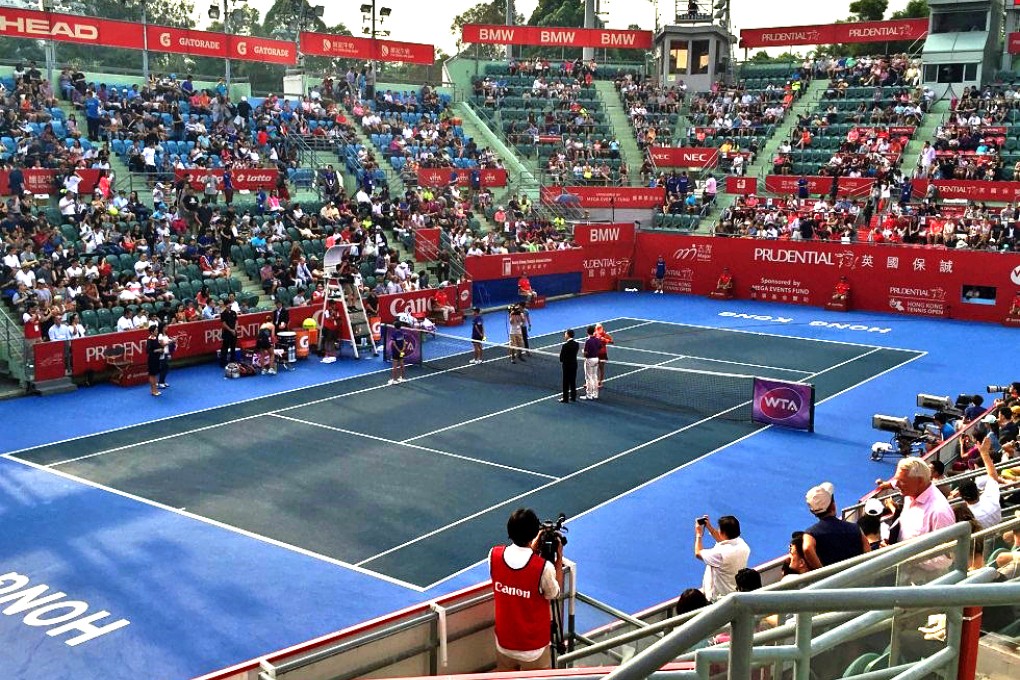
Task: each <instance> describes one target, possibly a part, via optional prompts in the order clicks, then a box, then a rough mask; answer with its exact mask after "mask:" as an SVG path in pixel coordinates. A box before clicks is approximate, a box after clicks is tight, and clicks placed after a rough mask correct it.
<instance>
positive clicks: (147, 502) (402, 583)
mask: <svg viewBox="0 0 1020 680" xmlns="http://www.w3.org/2000/svg"><path fill="white" fill-rule="evenodd" d="M13 460H14V461H15V462H17V463H20V464H22V465H27V466H28V467H31V468H35V469H36V470H41V471H43V472H48V473H50V474H54V475H58V476H60V477H63V478H64V479H68V480H71V481H74V482H79V483H81V484H84V485H86V486H90V487H92V488H94V489H99V490H100V491H107V492H109V493H112V494H114V495H117V496H120V497H121V498H128V499H130V500H133V501H137V502H139V503H143V504H145V505H148V506H151V507H154V508H158V509H160V510H166V511H167V512H172V513H174V514H175V515H180V516H181V517H187V518H188V519H193V520H197V521H199V522H202V523H204V524H208V525H210V526H214V527H216V528H218V529H226V530H227V531H230V532H233V533H235V534H238V535H240V536H245V537H247V538H253V539H255V540H257V541H261V542H263V543H267V544H269V545H272V546H275V547H277V548H284V549H286V550H289V551H291V552H295V553H298V554H299V555H304V556H305V557H311V558H313V559H316V560H319V561H321V562H328V563H329V564H332V565H335V566H338V567H344V568H347V569H353V570H354V571H356V572H359V573H362V574H365V575H367V576H374V577H376V578H379V579H381V580H383V581H386V582H387V583H392V584H393V585H397V586H400V587H402V588H407V589H408V590H413V591H415V592H418V593H421V592H424V590H425V589H424V588H422V587H421V586H416V585H414V584H413V583H408V582H406V581H402V580H400V579H398V578H394V577H392V576H388V575H386V574H382V573H380V572H376V571H372V570H371V569H365V568H364V567H360V566H358V565H357V564H351V563H350V562H344V561H343V560H338V559H336V558H335V557H329V556H328V555H323V554H321V553H317V552H314V551H312V550H308V549H307V548H302V547H301V546H297V545H292V544H290V543H285V542H283V541H280V540H278V539H275V538H270V537H269V536H263V535H262V534H257V533H255V532H253V531H248V530H246V529H241V528H239V527H236V526H234V525H232V524H226V523H224V522H220V521H219V520H215V519H210V518H209V517H205V516H203V515H197V514H195V513H193V512H188V511H187V510H181V509H180V508H175V507H172V506H170V505H166V504H165V503H160V502H159V501H154V500H152V499H151V498H145V497H144V496H136V495H135V494H133V493H129V492H127V491H121V490H120V489H115V488H113V487H111V486H106V485H105V484H100V483H99V482H94V481H92V480H91V479H86V478H84V477H78V476H77V475H72V474H69V473H67V472H64V471H62V470H54V469H53V468H49V467H45V466H42V465H39V464H37V463H32V462H30V461H27V460H21V459H19V458H14V459H13Z"/></svg>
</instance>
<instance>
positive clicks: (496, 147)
mask: <svg viewBox="0 0 1020 680" xmlns="http://www.w3.org/2000/svg"><path fill="white" fill-rule="evenodd" d="M454 111H456V113H457V116H458V117H459V118H460V119H461V126H462V127H463V128H464V133H465V134H468V133H469V131H470V133H471V134H470V136H471V137H472V138H473V139H474V140H475V142H476V143H477V144H478V145H479V146H487V147H489V148H490V149H492V150H493V152H494V153H495V154H496V155H497V156H499V157H500V158H502V159H503V165H504V166H505V167H506V171H507V176H508V178H509V185H510V186H509V187H508V189H507V191H505V192H503V193H508V191H509V190H511V188H513V189H516V191H517V192H519V193H526V194H527V195H528V198H529V199H531V201H532V202H537V201H538V200H539V190H538V187H539V184H540V182H539V179H538V177H539V171H538V160H537V159H527V158H522V157H521V156H520V155H519V154H518V153H517V152H516V151H514V149H513V148H511V147H510V146H508V145H507V144H506V142H505V138H504V137H503V135H502V133H501V132H500V131H497V130H493V129H491V128H490V127H489V126H488V125H486V124H485V122H484V121H483V120H482V119H481V118H480V117H479V115H478V114H477V113H476V112H475V110H474V109H473V108H472V107H471V105H470V104H468V103H467V102H457V104H455V105H454ZM493 198H494V199H499V198H500V192H494V195H493ZM497 202H498V201H497Z"/></svg>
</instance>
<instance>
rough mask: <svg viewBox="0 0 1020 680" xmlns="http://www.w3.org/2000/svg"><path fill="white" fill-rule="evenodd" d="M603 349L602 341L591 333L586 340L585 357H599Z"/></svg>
mask: <svg viewBox="0 0 1020 680" xmlns="http://www.w3.org/2000/svg"><path fill="white" fill-rule="evenodd" d="M601 349H602V341H601V340H599V339H598V338H596V337H595V336H594V335H589V336H588V339H587V340H585V341H584V357H585V359H597V358H598V356H599V350H601Z"/></svg>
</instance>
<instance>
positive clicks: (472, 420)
mask: <svg viewBox="0 0 1020 680" xmlns="http://www.w3.org/2000/svg"><path fill="white" fill-rule="evenodd" d="M670 356H671V357H672V358H670V359H666V360H665V361H660V362H659V363H657V364H648V365H647V366H642V367H641V368H637V369H634V370H633V371H627V372H626V373H621V374H619V375H614V376H611V377H609V378H606V380H605V382H609V381H611V380H616V379H618V378H626V377H627V376H629V375H634V374H635V373H641V372H643V371H647V370H648V369H650V368H656V367H660V366H665V365H666V364H668V363H670V362H672V361H677V360H679V359H683V358H684V357H681V356H674V355H670ZM488 361H506V357H500V358H499V359H488V360H487V362H488ZM467 368H468V369H470V368H471V367H470V366H468V367H467ZM539 389H541V388H539ZM582 389H583V388H582ZM558 396H560V392H554V393H553V394H550V395H548V396H545V397H540V398H538V399H532V400H531V401H526V402H524V403H523V404H517V405H516V406H511V407H509V408H505V409H501V410H499V411H493V412H492V413H485V414H483V415H480V416H478V417H476V418H470V419H469V420H464V421H461V422H459V423H454V424H453V425H447V426H446V427H441V428H439V429H438V430H432V431H431V432H426V433H425V434H419V435H415V436H414V437H408V438H407V439H404V440H402V441H400V442H398V443H400V444H407V443H408V442H413V441H417V440H419V439H424V438H425V437H431V436H432V435H434V434H440V433H441V432H446V431H447V430H455V429H457V428H458V427H463V426H465V425H471V424H472V423H477V422H480V421H482V420H487V419H488V418H494V417H496V416H501V415H503V414H504V413H510V412H511V411H517V410H519V409H522V408H526V407H528V406H532V405H534V404H538V403H540V402H543V401H546V400H548V399H555V398H556V397H558Z"/></svg>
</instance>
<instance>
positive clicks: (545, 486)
mask: <svg viewBox="0 0 1020 680" xmlns="http://www.w3.org/2000/svg"><path fill="white" fill-rule="evenodd" d="M883 349H885V348H884V347H875V348H874V349H872V350H871V351H868V352H865V353H864V354H859V355H857V356H855V357H853V358H852V359H847V360H846V361H843V362H841V363H838V364H836V365H835V366H830V367H828V368H826V369H825V370H822V371H818V372H817V373H812V374H810V375H809V376H808V377H807V378H805V381H807V380H811V379H812V378H816V377H818V376H820V375H823V374H825V373H828V372H829V371H832V370H835V369H837V368H840V367H842V366H845V365H846V364H848V363H851V362H853V361H857V360H858V359H863V358H864V357H866V356H869V355H871V354H874V353H875V352H878V351H881V350H883ZM862 382H864V381H862ZM858 384H861V383H858ZM750 403H751V400H750V399H749V400H747V401H744V402H741V403H740V404H737V405H736V406H731V407H730V408H728V409H726V410H724V411H719V412H718V413H715V414H713V415H710V416H707V417H705V418H702V419H701V420H698V421H695V422H693V423H690V424H688V425H684V426H683V427H681V428H679V429H676V430H673V431H672V432H667V433H666V434H663V435H660V436H658V437H656V438H655V439H652V440H650V441H647V442H644V443H641V444H638V445H637V446H634V447H631V448H629V449H626V450H625V451H621V452H620V453H617V454H614V455H613V456H610V457H609V458H604V459H602V460H600V461H598V462H596V463H592V464H591V465H589V466H587V467H584V468H581V469H580V470H575V471H574V472H571V473H570V474H568V475H565V476H564V477H561V478H559V479H558V480H556V481H553V482H549V483H547V484H543V485H542V486H540V487H538V488H537V489H533V490H531V491H527V492H524V493H520V494H517V495H516V496H514V497H513V498H510V499H507V500H505V501H501V502H500V503H496V504H495V505H491V506H489V507H488V508H485V509H484V510H479V511H478V512H475V513H472V514H470V515H468V516H466V517H462V518H461V519H459V520H457V521H456V522H453V523H452V524H448V525H446V526H445V527H440V528H438V529H434V530H433V531H430V532H428V533H427V534H423V535H422V536H418V537H417V538H413V539H411V540H410V541H406V542H405V543H402V544H401V545H397V546H394V547H392V548H390V549H388V550H384V551H383V552H381V553H379V554H378V555H373V556H372V557H369V558H366V559H364V560H361V561H360V562H358V565H359V566H361V565H365V564H368V563H369V562H372V561H374V560H377V559H379V558H380V557H385V556H386V555H389V554H390V553H393V552H396V551H397V550H401V549H403V548H406V547H408V546H411V545H414V544H415V543H418V542H420V541H423V540H425V539H427V538H431V537H432V536H436V535H438V534H440V533H442V532H444V531H446V530H447V529H452V528H453V527H456V526H459V525H461V524H463V523H465V522H469V521H471V520H473V519H475V518H477V517H481V516H482V515H485V514H486V513H489V512H492V511H493V510H498V509H499V508H501V507H503V506H505V505H507V504H509V503H513V502H515V501H517V500H520V499H521V498H525V497H527V496H530V495H531V494H533V493H537V492H539V491H543V490H545V489H548V488H550V487H553V486H555V485H557V484H560V483H562V482H565V481H567V480H569V479H572V478H574V477H577V476H579V475H582V474H584V473H586V472H590V471H591V470H594V469H595V468H598V467H601V466H603V465H605V464H606V463H611V462H612V461H614V460H616V459H618V458H622V457H623V456H628V455H630V454H631V453H634V452H635V451H640V450H641V449H644V448H646V447H648V446H651V445H652V444H658V443H659V442H661V441H664V440H666V439H669V438H670V437H673V436H675V435H678V434H681V433H683V432H686V431H687V430H690V429H692V428H694V427H697V426H699V425H702V424H704V423H707V422H709V421H712V420H715V419H716V418H719V417H721V416H724V415H726V414H727V413H729V412H731V411H736V410H737V409H740V408H743V407H745V406H747V405H748V404H750ZM447 429H448V428H447Z"/></svg>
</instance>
